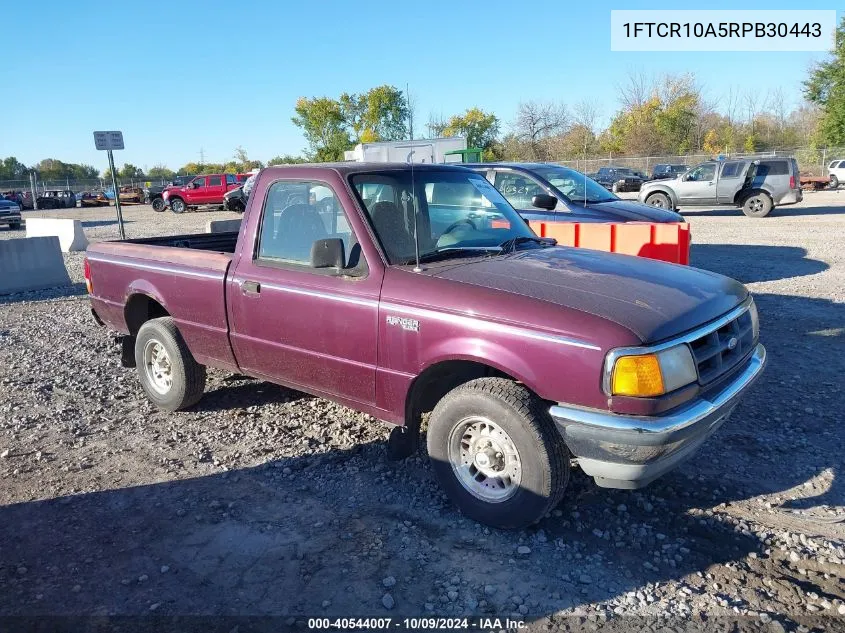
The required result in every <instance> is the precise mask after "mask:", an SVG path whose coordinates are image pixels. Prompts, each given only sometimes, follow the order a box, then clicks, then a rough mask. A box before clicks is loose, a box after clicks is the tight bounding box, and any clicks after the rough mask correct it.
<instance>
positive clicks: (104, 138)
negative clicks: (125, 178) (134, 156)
mask: <svg viewBox="0 0 845 633" xmlns="http://www.w3.org/2000/svg"><path fill="white" fill-rule="evenodd" d="M94 146H95V147H96V148H97V149H99V150H106V151H107V152H108V155H109V171H110V172H111V185H112V191H114V206H115V209H117V227H118V230H119V231H120V239H122V240H125V239H126V231H124V229H123V213H122V211H121V209H120V193H119V192H118V190H117V175H116V174H115V170H114V155H113V154H112V150H115V149H123V132H94Z"/></svg>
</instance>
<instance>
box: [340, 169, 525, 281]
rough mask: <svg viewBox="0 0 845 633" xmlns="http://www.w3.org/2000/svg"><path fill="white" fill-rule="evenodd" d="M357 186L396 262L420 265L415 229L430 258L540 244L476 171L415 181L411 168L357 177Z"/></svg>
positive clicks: (425, 175)
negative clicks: (523, 238) (416, 262)
mask: <svg viewBox="0 0 845 633" xmlns="http://www.w3.org/2000/svg"><path fill="white" fill-rule="evenodd" d="M351 183H352V186H353V188H354V189H355V191H356V192H357V193H358V196H359V198H360V201H361V203H362V205H363V207H364V209H365V210H366V213H367V215H368V216H369V221H370V224H371V225H372V227H373V229H374V230H375V232H376V235H377V236H378V239H379V242H380V243H381V245H382V247H383V248H384V251H385V253H386V254H387V257H388V259H389V261H390V263H391V264H408V263H411V262H413V261H414V259H415V253H414V230H415V227H419V249H420V259H426V260H431V259H436V258H441V257H442V258H447V257H459V256H466V255H467V254H483V253H485V252H489V253H500V252H504V251H505V250H510V249H508V248H503V245H513V244H517V243H518V244H523V243H524V244H528V245H534V244H536V242H535V240H534V239H533V238H534V233H533V232H532V231H531V229H529V228H528V226H527V225H526V224H525V221H524V220H523V219H522V217H521V216H520V215H519V214H518V213H517V212H516V211H515V210H514V209H513V207H511V206H510V205H509V204H508V202H507V201H506V200H505V199H504V198H503V197H502V194H500V193H499V192H498V191H497V190H496V189H495V188H494V187H493V185H491V184H490V183H489V182H487V180H485V179H484V178H483V177H482V176H480V175H478V174H474V173H472V172H470V171H466V172H464V171H463V170H460V171H458V170H445V169H444V170H442V171H439V170H431V169H420V170H415V171H414V172H413V181H412V180H411V170H404V169H403V170H385V171H379V172H370V173H359V174H353V175H352V177H351ZM415 202H416V205H415ZM415 208H416V213H417V217H416V219H415V217H414V213H415ZM415 220H416V221H415ZM520 237H525V238H529V239H527V240H516V241H514V240H515V238H520Z"/></svg>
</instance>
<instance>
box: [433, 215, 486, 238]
mask: <svg viewBox="0 0 845 633" xmlns="http://www.w3.org/2000/svg"><path fill="white" fill-rule="evenodd" d="M461 224H469V225H470V226H471V227H472V229H473V231H477V230H478V227H477V226H475V222H473V221H472V220H470V219H468V218H464V219H463V220H458V221H457V222H452V224H450V225H449V226H448V227H447V228H446V230H445V231H443V233H441V235H446V234H447V233H451V232H452V231H454V230H455V229H456V228H458V227H459V226H460V225H461Z"/></svg>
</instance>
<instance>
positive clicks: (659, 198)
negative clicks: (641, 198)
mask: <svg viewBox="0 0 845 633" xmlns="http://www.w3.org/2000/svg"><path fill="white" fill-rule="evenodd" d="M645 203H646V204H647V205H649V206H652V207H656V208H658V209H671V208H672V201H671V200H669V196H667V195H666V194H665V193H659V192H658V193H652V194H649V196H648V198H646V199H645Z"/></svg>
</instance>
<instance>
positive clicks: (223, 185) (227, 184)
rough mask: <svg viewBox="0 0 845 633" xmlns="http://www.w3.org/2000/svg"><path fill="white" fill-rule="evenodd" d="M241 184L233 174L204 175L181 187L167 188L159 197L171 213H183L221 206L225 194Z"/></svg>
mask: <svg viewBox="0 0 845 633" xmlns="http://www.w3.org/2000/svg"><path fill="white" fill-rule="evenodd" d="M242 184H243V182H241V181H240V180H239V178H238V176H237V175H235V174H204V175H202V176H196V177H195V178H194V179H193V180H191V181H189V182H188V183H187V184H185V185H183V186H170V187H167V189H165V190H164V191H162V193H161V197H162V198H163V199H164V203H165V205H167V206H169V207H170V210H171V211H173V213H184V212H185V211H187V210H188V209H189V208H192V207H199V206H204V205H222V204H223V196H225V195H226V192H228V191H231V190H232V189H236V188H237V187H240V186H241V185H242Z"/></svg>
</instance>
